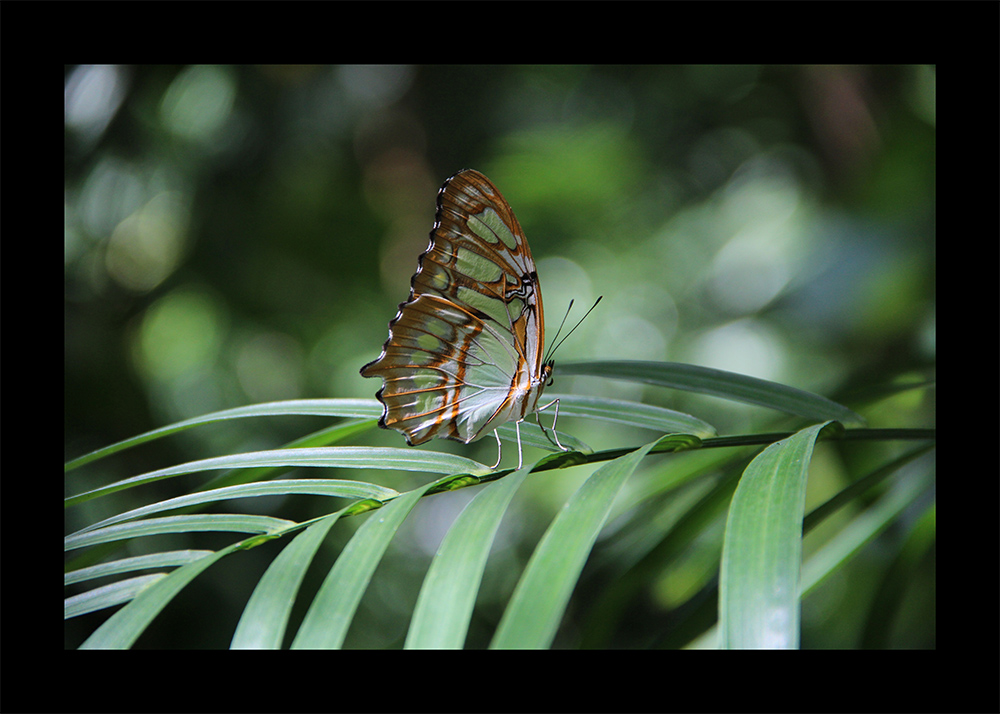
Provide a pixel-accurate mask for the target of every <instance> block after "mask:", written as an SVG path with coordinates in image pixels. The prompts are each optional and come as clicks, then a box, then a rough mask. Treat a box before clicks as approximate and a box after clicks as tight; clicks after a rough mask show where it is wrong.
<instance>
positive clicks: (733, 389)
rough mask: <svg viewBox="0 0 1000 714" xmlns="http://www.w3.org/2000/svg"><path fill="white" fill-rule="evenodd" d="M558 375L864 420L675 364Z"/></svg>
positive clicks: (608, 364) (781, 388) (627, 364)
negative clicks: (624, 380)
mask: <svg viewBox="0 0 1000 714" xmlns="http://www.w3.org/2000/svg"><path fill="white" fill-rule="evenodd" d="M556 371H557V373H558V374H559V375H567V374H583V375H591V376H595V377H610V378H612V379H626V380H629V381H632V382H641V383H643V384H652V385H655V386H658V387H670V388H673V389H682V390H685V391H688V392H699V393H701V394H710V395H712V396H715V397H721V398H723V399H730V400H733V401H738V402H746V403H748V404H757V405H760V406H764V407H769V408H771V409H777V410H779V411H783V412H787V413H789V414H797V415H799V416H803V417H806V418H808V419H814V420H818V419H835V420H837V421H839V422H841V423H842V424H845V425H848V426H861V425H863V424H864V419H863V418H862V417H861V416H859V415H858V414H855V413H854V412H853V411H851V410H850V409H848V408H847V407H845V406H843V405H841V404H837V403H836V402H833V401H830V400H829V399H827V398H826V397H821V396H819V395H818V394H813V393H812V392H806V391H803V390H801V389H796V388H794V387H789V386H786V385H784V384H777V383H776V382H768V381H767V380H764V379H757V378H756V377H748V376H746V375H744V374H735V373H733V372H724V371H722V370H719V369H709V368H708V367H698V366H695V365H691V364H678V363H676V362H642V361H627V360H621V361H604V362H601V361H598V362H571V363H563V364H560V365H557V367H556Z"/></svg>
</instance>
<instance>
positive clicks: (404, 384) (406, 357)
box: [361, 169, 565, 468]
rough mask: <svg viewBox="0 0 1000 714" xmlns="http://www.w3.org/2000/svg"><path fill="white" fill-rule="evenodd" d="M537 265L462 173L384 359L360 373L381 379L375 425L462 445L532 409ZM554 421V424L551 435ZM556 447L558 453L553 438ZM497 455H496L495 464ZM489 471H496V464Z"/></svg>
mask: <svg viewBox="0 0 1000 714" xmlns="http://www.w3.org/2000/svg"><path fill="white" fill-rule="evenodd" d="M544 342H545V318H544V314H543V312H542V293H541V290H540V289H539V286H538V273H537V272H536V271H535V261H533V260H532V259H531V251H530V250H529V249H528V242H527V240H526V239H525V237H524V231H522V230H521V225H520V224H519V223H518V222H517V218H515V217H514V211H512V210H511V207H510V205H508V203H507V201H505V200H504V198H503V196H501V195H500V191H498V190H497V187H496V186H494V185H493V183H492V182H491V181H490V180H489V179H488V178H486V177H485V176H483V175H482V174H481V173H479V172H478V171H473V170H472V169H465V170H463V171H459V172H458V173H457V174H455V175H454V176H452V177H451V178H449V179H448V180H447V181H445V182H444V185H443V186H441V189H440V190H439V191H438V196H437V215H436V218H435V221H434V227H433V228H432V229H431V235H430V244H429V245H428V246H427V250H426V251H424V252H423V253H422V254H421V255H420V258H419V260H418V264H417V272H416V273H415V274H414V276H413V278H411V280H410V297H409V298H408V299H407V300H406V301H405V302H403V303H400V305H399V312H398V313H396V317H394V318H393V319H392V320H391V321H390V322H389V339H388V340H386V342H385V345H384V346H383V348H382V354H381V355H380V356H379V358H378V359H376V360H375V361H373V362H369V363H368V364H366V365H365V366H364V367H362V368H361V374H362V376H364V377H381V378H382V380H383V384H382V388H381V389H379V390H378V393H377V394H376V395H375V396H376V397H377V398H378V400H379V401H380V402H382V405H383V411H382V416H381V417H380V418H379V422H378V423H379V426H381V427H382V428H383V429H395V430H396V431H399V432H401V433H402V434H403V436H405V437H406V441H407V443H409V444H410V445H411V446H413V445H415V444H422V443H424V442H425V441H428V440H429V439H431V438H433V437H435V436H436V437H441V438H445V439H455V440H457V441H461V442H464V443H466V444H468V443H469V442H471V441H475V440H476V439H478V438H480V437H482V436H484V435H485V434H487V433H488V432H489V431H491V430H492V431H493V433H494V435H495V436H496V439H497V445H498V447H499V444H500V436H499V435H498V434H497V433H496V428H497V427H498V426H500V425H501V424H504V423H506V422H508V421H513V422H514V423H515V427H516V428H517V436H518V444H517V447H518V468H520V467H521V436H520V426H519V425H520V423H521V422H522V421H524V418H525V416H527V415H528V414H529V413H531V412H537V411H540V410H541V409H545V408H547V407H549V406H551V405H552V404H555V405H556V412H555V418H556V419H557V418H558V413H559V406H558V402H557V401H553V402H551V403H550V404H546V405H544V406H542V407H539V406H538V401H539V398H540V397H541V395H542V390H543V389H544V388H545V384H546V382H547V381H548V380H549V378H550V376H551V374H552V367H553V361H552V360H551V359H550V360H545V359H544V357H543V354H542V350H543V346H544ZM554 428H555V420H553V429H554ZM555 444H556V445H557V446H558V447H559V448H561V449H565V447H563V446H562V445H561V444H559V442H558V437H557V438H556V441H555ZM499 464H500V458H499V456H498V457H497V464H496V465H497V466H498V465H499ZM494 468H496V466H494Z"/></svg>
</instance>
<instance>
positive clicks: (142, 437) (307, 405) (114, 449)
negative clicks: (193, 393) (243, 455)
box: [65, 399, 382, 471]
mask: <svg viewBox="0 0 1000 714" xmlns="http://www.w3.org/2000/svg"><path fill="white" fill-rule="evenodd" d="M381 413H382V405H381V404H379V403H378V402H377V401H375V400H374V399H293V400H288V401H282V402H266V403H264V404H251V405H250V406H246V407H237V408H235V409H225V410H223V411H218V412H212V413H211V414H204V415H202V416H199V417H194V418H193V419H185V420H184V421H179V422H175V423H174V424H168V425H167V426H164V427H160V428H159V429H153V430H152V431H147V432H146V433H144V434H139V435H138V436H133V437H132V438H130V439H125V440H124V441H119V442H118V443H116V444H111V445H110V446H105V447H104V448H101V449H97V450H96V451H92V452H90V453H89V454H85V455H83V456H80V457H79V458H76V459H73V460H72V461H69V462H67V463H66V466H65V470H66V471H72V470H73V469H77V468H80V467H81V466H83V465H85V464H89V463H91V462H92V461H96V460H98V459H102V458H104V457H106V456H110V455H111V454H115V453H118V452H119V451H123V450H125V449H130V448H132V447H133V446H138V445H139V444H145V443H146V442H148V441H153V440H154V439H160V438H163V437H164V436H169V435H171V434H176V433H177V432H179V431H184V430H185V429H191V428H192V427H195V426H200V425H202V424H213V423H215V422H220V421H226V420H227V419H245V418H247V417H260V416H283V415H292V414H294V415H314V416H337V417H364V418H369V419H374V418H376V417H378V416H379V415H380V414H381Z"/></svg>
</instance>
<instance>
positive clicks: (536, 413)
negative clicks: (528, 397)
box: [535, 399, 572, 451]
mask: <svg viewBox="0 0 1000 714" xmlns="http://www.w3.org/2000/svg"><path fill="white" fill-rule="evenodd" d="M553 404H555V405H556V411H555V415H554V416H553V417H552V437H553V438H554V439H555V442H554V443H555V445H556V446H558V447H559V450H560V451H572V449H568V448H566V447H565V446H563V445H562V444H560V443H559V432H557V431H556V422H558V421H559V400H558V399H553V400H552V401H551V402H549V403H548V404H546V405H545V406H544V407H539V408H538V409H536V410H535V420H536V421H537V422H538V426H539V427H540V428H541V430H542V433H544V434H545V436H546V438H548V436H549V432H548V430H547V429H546V428H545V427H544V426H542V418H541V417H540V416H538V413H539V412H540V411H542V410H543V409H548V408H549V407H551V406H552V405H553ZM549 441H552V439H549Z"/></svg>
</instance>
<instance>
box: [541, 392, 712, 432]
mask: <svg viewBox="0 0 1000 714" xmlns="http://www.w3.org/2000/svg"><path fill="white" fill-rule="evenodd" d="M545 398H546V399H549V398H552V399H558V400H559V416H560V417H562V416H575V417H585V418H589V419H598V420H600V421H610V422H615V423H618V424H627V425H628V426H638V427H642V428H643V429H652V430H653V431H659V432H663V433H680V434H694V435H695V436H699V437H702V438H706V437H710V436H715V433H716V432H715V427H713V426H712V425H711V424H709V423H707V422H704V421H702V420H701V419H699V418H697V417H693V416H691V415H690V414H684V413H683V412H678V411H674V410H672V409H664V408H663V407H657V406H653V405H652V404H643V403H642V402H630V401H625V400H622V399H608V398H607V397H591V396H584V395H577V394H546V395H545Z"/></svg>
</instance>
